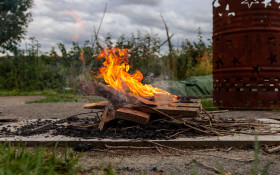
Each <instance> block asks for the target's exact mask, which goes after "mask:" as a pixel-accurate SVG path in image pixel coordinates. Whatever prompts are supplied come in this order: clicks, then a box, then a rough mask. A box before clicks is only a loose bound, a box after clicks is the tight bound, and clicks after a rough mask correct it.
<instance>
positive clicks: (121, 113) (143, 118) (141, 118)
mask: <svg viewBox="0 0 280 175" xmlns="http://www.w3.org/2000/svg"><path fill="white" fill-rule="evenodd" d="M115 115H116V118H118V119H123V120H129V121H132V122H136V123H140V124H144V125H146V124H147V123H148V122H149V121H150V116H151V115H150V114H147V113H144V112H140V111H137V110H134V109H128V108H120V109H118V110H117V111H116V113H115Z"/></svg>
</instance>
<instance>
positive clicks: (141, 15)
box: [23, 0, 212, 51]
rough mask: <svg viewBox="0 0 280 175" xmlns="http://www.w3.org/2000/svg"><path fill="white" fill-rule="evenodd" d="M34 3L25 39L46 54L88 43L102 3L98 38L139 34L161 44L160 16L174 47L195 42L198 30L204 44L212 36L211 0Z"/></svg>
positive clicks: (41, 0) (42, 0)
mask: <svg viewBox="0 0 280 175" xmlns="http://www.w3.org/2000/svg"><path fill="white" fill-rule="evenodd" d="M34 3H35V6H34V7H33V9H32V10H31V12H32V15H33V21H32V22H31V23H30V25H29V27H28V37H30V36H34V37H35V38H36V39H38V40H39V42H40V43H41V45H42V49H41V50H42V51H50V49H51V47H57V43H59V42H61V43H63V44H65V45H66V46H67V48H69V47H70V46H71V43H72V41H73V40H74V41H77V42H78V43H79V44H83V43H84V41H85V40H90V39H91V36H92V34H93V28H94V26H95V27H96V28H98V26H99V23H100V20H101V17H102V15H103V11H104V7H105V4H106V3H107V12H106V14H105V17H104V21H103V23H102V27H101V30H100V34H99V35H100V36H106V34H107V33H110V34H111V35H112V38H113V39H117V38H119V36H120V35H121V34H126V35H130V34H131V33H133V32H134V33H136V32H137V31H140V32H142V33H151V34H157V35H158V36H159V37H160V38H161V41H164V40H166V33H165V28H164V24H163V22H162V20H161V18H160V14H162V15H163V17H164V18H165V21H166V23H167V25H168V27H169V31H170V33H174V37H173V38H172V43H173V44H174V45H175V46H176V45H177V44H178V43H180V42H181V41H182V40H184V39H186V38H187V39H189V40H191V41H194V40H196V39H197V29H198V27H200V28H201V30H202V33H203V37H204V40H205V41H206V40H207V39H208V38H211V35H212V7H211V3H212V0H83V1H81V0H34ZM23 43H24V42H23Z"/></svg>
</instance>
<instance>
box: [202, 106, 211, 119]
mask: <svg viewBox="0 0 280 175" xmlns="http://www.w3.org/2000/svg"><path fill="white" fill-rule="evenodd" d="M202 111H203V112H204V113H205V114H206V115H207V116H208V117H209V118H210V120H212V119H213V117H211V116H210V114H209V113H208V112H207V111H205V109H203V108H202Z"/></svg>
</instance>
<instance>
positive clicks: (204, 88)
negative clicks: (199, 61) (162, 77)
mask: <svg viewBox="0 0 280 175" xmlns="http://www.w3.org/2000/svg"><path fill="white" fill-rule="evenodd" d="M152 85H153V86H155V87H158V88H161V89H163V90H165V91H168V92H170V93H172V94H174V95H186V96H203V95H213V76H212V75H205V76H196V77H190V78H187V79H186V80H183V81H159V82H155V83H152Z"/></svg>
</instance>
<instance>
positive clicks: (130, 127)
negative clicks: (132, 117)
mask: <svg viewBox="0 0 280 175" xmlns="http://www.w3.org/2000/svg"><path fill="white" fill-rule="evenodd" d="M137 127H138V125H135V126H129V127H126V128H122V130H128V129H132V128H137Z"/></svg>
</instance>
